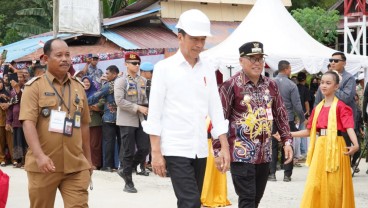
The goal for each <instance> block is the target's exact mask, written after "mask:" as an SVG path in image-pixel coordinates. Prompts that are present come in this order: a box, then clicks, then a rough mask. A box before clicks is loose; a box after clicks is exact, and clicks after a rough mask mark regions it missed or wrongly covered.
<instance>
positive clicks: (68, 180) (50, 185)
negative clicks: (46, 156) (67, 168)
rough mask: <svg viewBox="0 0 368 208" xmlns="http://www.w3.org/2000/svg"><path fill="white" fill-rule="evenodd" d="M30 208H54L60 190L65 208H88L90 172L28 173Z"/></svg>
mask: <svg viewBox="0 0 368 208" xmlns="http://www.w3.org/2000/svg"><path fill="white" fill-rule="evenodd" d="M27 176H28V191H29V200H30V208H52V207H54V203H55V195H56V190H57V189H59V191H60V193H61V196H62V198H63V201H64V207H65V208H72V207H88V190H87V189H88V185H89V183H90V178H91V177H90V172H89V170H83V171H80V172H75V173H68V174H65V173H48V174H45V173H38V172H27Z"/></svg>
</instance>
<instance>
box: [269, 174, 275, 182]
mask: <svg viewBox="0 0 368 208" xmlns="http://www.w3.org/2000/svg"><path fill="white" fill-rule="evenodd" d="M268 181H277V180H276V175H275V174H270V175H268Z"/></svg>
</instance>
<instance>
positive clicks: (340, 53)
mask: <svg viewBox="0 0 368 208" xmlns="http://www.w3.org/2000/svg"><path fill="white" fill-rule="evenodd" d="M336 55H340V56H341V59H342V60H343V61H346V56H345V53H343V52H340V51H338V52H335V53H333V54H332V56H336Z"/></svg>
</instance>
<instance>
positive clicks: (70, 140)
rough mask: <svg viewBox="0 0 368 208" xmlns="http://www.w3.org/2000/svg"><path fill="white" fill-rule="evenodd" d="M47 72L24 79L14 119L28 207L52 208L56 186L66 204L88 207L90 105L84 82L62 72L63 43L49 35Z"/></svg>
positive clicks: (66, 56)
mask: <svg viewBox="0 0 368 208" xmlns="http://www.w3.org/2000/svg"><path fill="white" fill-rule="evenodd" d="M43 50H44V54H45V55H44V59H45V61H46V62H47V71H46V73H45V74H44V75H42V76H39V77H34V78H33V79H31V80H30V81H28V82H27V83H26V86H25V89H24V93H23V97H22V101H21V110H20V115H19V120H20V121H22V122H23V130H24V134H25V137H26V140H27V143H28V145H29V151H28V152H27V155H26V163H25V170H26V171H27V175H28V181H29V183H28V193H29V199H30V207H32V208H40V207H41V208H42V207H54V201H55V194H56V190H57V189H59V191H60V193H61V195H62V197H63V200H64V206H65V207H88V191H87V188H88V185H89V182H90V174H91V171H92V170H91V164H92V163H91V154H90V144H89V127H88V124H89V122H90V117H89V109H88V103H87V98H86V94H85V92H84V88H83V84H82V83H81V82H79V81H78V80H77V79H74V78H72V77H71V75H70V74H69V73H67V71H68V70H69V67H70V65H71V58H70V52H69V48H68V45H67V44H66V42H65V41H63V40H61V39H52V40H49V41H47V42H46V43H45V46H44V48H43Z"/></svg>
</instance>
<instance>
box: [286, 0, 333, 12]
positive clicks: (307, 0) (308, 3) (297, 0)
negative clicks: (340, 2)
mask: <svg viewBox="0 0 368 208" xmlns="http://www.w3.org/2000/svg"><path fill="white" fill-rule="evenodd" d="M291 3H292V6H291V7H290V8H289V10H290V11H292V10H295V9H304V8H306V7H316V6H318V7H321V8H323V9H328V8H330V7H331V6H332V5H334V4H335V3H336V0H291Z"/></svg>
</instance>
